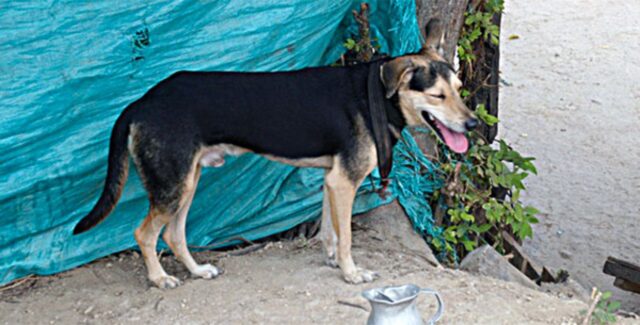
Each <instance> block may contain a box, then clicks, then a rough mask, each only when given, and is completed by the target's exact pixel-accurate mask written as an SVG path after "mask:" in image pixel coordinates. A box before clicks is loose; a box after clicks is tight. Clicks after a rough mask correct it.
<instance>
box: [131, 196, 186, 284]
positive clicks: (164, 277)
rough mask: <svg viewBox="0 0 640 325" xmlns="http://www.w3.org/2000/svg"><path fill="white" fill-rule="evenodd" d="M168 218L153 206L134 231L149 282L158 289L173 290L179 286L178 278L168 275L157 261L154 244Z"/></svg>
mask: <svg viewBox="0 0 640 325" xmlns="http://www.w3.org/2000/svg"><path fill="white" fill-rule="evenodd" d="M168 221H169V217H168V216H166V215H164V214H162V213H160V211H158V210H157V209H156V208H154V207H153V206H151V207H150V209H149V214H148V215H147V217H146V218H145V219H144V221H143V222H142V225H141V226H140V227H139V228H138V229H136V231H135V238H136V241H137V242H138V245H139V246H140V251H141V252H142V256H143V257H144V263H145V264H146V265H147V271H148V272H149V280H151V281H152V282H153V283H155V284H156V285H157V286H158V287H160V288H163V289H164V288H175V287H177V286H179V285H180V280H178V278H176V277H173V276H170V275H168V274H167V273H166V272H165V271H164V269H163V268H162V265H161V264H160V260H159V259H158V255H157V254H156V244H157V243H158V236H159V235H160V231H161V230H162V227H163V226H164V225H165V224H167V222H168Z"/></svg>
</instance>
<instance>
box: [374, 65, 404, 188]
mask: <svg viewBox="0 0 640 325" xmlns="http://www.w3.org/2000/svg"><path fill="white" fill-rule="evenodd" d="M384 63H385V61H384V60H380V61H376V62H373V64H371V66H370V67H369V75H368V80H367V90H368V101H369V105H368V106H369V117H370V119H371V129H372V135H373V140H374V142H375V145H376V152H377V156H378V170H379V171H380V177H381V178H382V180H383V184H386V183H387V179H388V177H389V173H390V172H391V166H392V149H393V145H394V144H395V142H396V141H397V139H396V138H395V136H394V135H393V134H392V132H391V130H390V125H392V126H393V127H395V128H396V129H397V130H400V131H402V128H404V126H405V121H404V118H403V117H402V114H401V113H400V112H399V110H398V109H397V107H395V105H394V104H393V100H394V98H392V99H387V98H386V97H385V94H386V89H385V87H384V85H383V84H382V80H381V79H380V67H381V66H382V65H383V64H384ZM395 100H397V98H395Z"/></svg>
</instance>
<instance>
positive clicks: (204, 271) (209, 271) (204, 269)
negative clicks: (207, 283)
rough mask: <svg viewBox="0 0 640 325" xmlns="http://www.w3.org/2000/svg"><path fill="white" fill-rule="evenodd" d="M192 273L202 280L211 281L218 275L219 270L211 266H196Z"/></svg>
mask: <svg viewBox="0 0 640 325" xmlns="http://www.w3.org/2000/svg"><path fill="white" fill-rule="evenodd" d="M192 273H193V275H195V276H198V277H201V278H203V279H213V278H215V277H217V276H218V275H220V270H218V268H217V267H215V266H213V265H211V264H202V265H198V266H197V267H196V269H195V270H193V272H192Z"/></svg>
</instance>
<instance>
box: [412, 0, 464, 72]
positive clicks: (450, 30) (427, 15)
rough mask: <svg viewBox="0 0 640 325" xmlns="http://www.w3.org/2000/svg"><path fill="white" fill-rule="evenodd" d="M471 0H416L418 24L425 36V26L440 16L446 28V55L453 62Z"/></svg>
mask: <svg viewBox="0 0 640 325" xmlns="http://www.w3.org/2000/svg"><path fill="white" fill-rule="evenodd" d="M468 4H469V0H416V9H417V15H418V25H419V26H420V28H421V29H422V33H423V36H424V26H426V24H427V22H428V21H429V20H431V18H438V19H440V20H441V21H442V23H443V24H444V26H445V27H444V28H445V31H446V33H445V41H444V55H445V59H447V61H449V62H453V57H454V55H455V54H456V49H457V47H458V38H459V37H460V30H461V28H462V24H463V23H464V13H465V11H466V10H467V5H468Z"/></svg>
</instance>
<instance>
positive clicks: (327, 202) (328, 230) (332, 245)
mask: <svg viewBox="0 0 640 325" xmlns="http://www.w3.org/2000/svg"><path fill="white" fill-rule="evenodd" d="M327 173H328V171H326V172H325V179H326V176H327ZM331 213H332V212H331V198H330V194H329V187H328V185H327V183H326V181H325V183H324V185H323V186H322V222H321V224H320V239H321V240H322V244H323V245H324V251H325V253H326V255H327V258H326V260H325V264H327V265H329V266H331V267H338V260H337V259H336V257H337V256H336V245H337V242H338V236H337V235H336V228H337V226H338V225H337V224H334V223H333V221H332V216H331Z"/></svg>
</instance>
